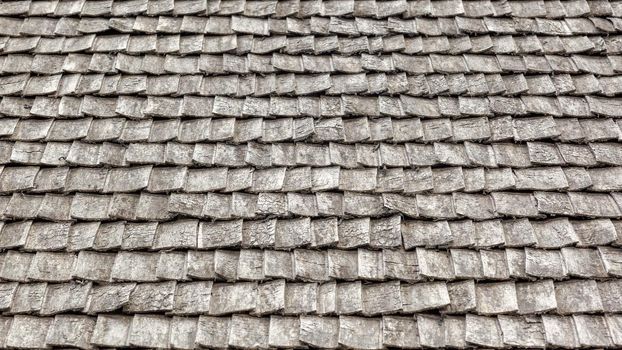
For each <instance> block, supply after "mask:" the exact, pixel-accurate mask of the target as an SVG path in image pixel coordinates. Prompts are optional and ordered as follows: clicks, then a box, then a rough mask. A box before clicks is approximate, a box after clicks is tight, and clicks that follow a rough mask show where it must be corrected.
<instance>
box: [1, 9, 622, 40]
mask: <svg viewBox="0 0 622 350" xmlns="http://www.w3.org/2000/svg"><path fill="white" fill-rule="evenodd" d="M0 24H1V25H2V29H1V30H0V34H1V35H7V36H12V37H20V36H22V37H29V36H30V37H33V36H34V37H37V36H43V37H54V36H68V37H72V36H79V35H88V34H93V33H101V32H110V31H116V32H120V33H140V34H142V33H147V34H155V33H158V34H178V33H192V34H194V33H199V34H207V35H235V34H240V35H244V34H252V35H257V36H260V37H265V36H278V35H285V34H289V35H309V34H315V35H343V36H348V37H357V36H365V35H369V36H387V35H393V34H398V35H402V34H406V35H417V34H421V35H425V36H439V35H463V34H488V33H490V34H518V33H537V34H541V35H560V36H570V35H582V34H602V33H615V32H617V31H619V30H620V28H622V22H621V21H620V20H619V19H618V18H616V17H608V18H599V17H589V18H570V17H568V18H564V19H544V18H542V19H541V18H538V19H535V20H534V19H518V18H513V19H511V20H508V19H507V18H494V17H485V18H468V17H464V16H456V17H448V18H440V19H437V18H425V17H418V18H415V19H401V18H397V17H389V18H387V19H370V18H365V17H354V18H351V17H350V18H348V17H337V16H325V17H320V16H312V17H311V18H306V19H298V18H293V17H289V18H287V19H259V18H251V17H246V16H226V17H224V16H223V17H221V16H209V17H198V16H176V17H169V16H159V17H144V16H138V17H130V16H127V17H112V18H110V19H108V18H101V17H100V18H92V17H81V18H71V17H62V18H60V19H57V18H53V17H35V16H30V17H26V18H25V19H21V18H16V17H0ZM122 35H124V34H117V36H119V37H120V41H123V40H125V41H126V43H127V37H125V38H123V37H122ZM109 36H110V37H112V36H111V35H109ZM106 44H108V45H109V46H110V47H113V48H116V47H118V46H117V45H122V44H123V43H122V42H120V43H117V44H112V43H101V45H100V46H102V47H107V45H106Z"/></svg>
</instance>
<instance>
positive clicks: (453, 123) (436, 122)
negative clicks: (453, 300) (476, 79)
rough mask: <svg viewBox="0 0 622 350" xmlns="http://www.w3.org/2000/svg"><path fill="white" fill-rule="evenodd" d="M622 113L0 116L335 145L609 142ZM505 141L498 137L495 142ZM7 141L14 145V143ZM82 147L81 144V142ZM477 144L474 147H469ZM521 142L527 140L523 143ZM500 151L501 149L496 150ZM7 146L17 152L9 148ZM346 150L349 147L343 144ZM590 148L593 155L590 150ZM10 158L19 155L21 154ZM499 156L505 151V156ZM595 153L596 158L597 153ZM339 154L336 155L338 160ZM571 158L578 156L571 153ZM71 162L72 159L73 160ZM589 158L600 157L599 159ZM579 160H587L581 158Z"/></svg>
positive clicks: (147, 136) (0, 125) (151, 138)
mask: <svg viewBox="0 0 622 350" xmlns="http://www.w3.org/2000/svg"><path fill="white" fill-rule="evenodd" d="M621 126H622V119H612V118H598V119H595V118H594V119H590V118H554V117H551V116H542V117H514V118H512V117H510V116H506V117H497V118H488V117H474V118H460V119H450V118H434V119H423V120H421V119H419V118H395V117H394V118H391V117H379V118H367V117H350V118H342V117H327V118H318V119H314V118H312V117H305V118H291V117H282V118H244V119H240V118H231V117H230V118H214V119H209V118H202V119H184V120H182V119H151V118H142V119H141V120H133V119H126V118H122V117H120V118H101V119H93V118H90V117H89V118H73V119H52V118H50V119H38V118H23V119H19V118H9V117H5V118H1V119H0V140H1V139H4V140H11V141H46V142H67V141H77V140H83V141H86V142H89V143H90V142H102V141H103V142H107V141H110V142H115V141H118V142H122V143H124V142H130V143H131V142H136V143H142V142H149V143H161V142H168V141H177V142H182V143H196V142H206V141H207V142H210V141H211V142H222V141H228V142H229V143H246V142H251V141H258V142H261V143H278V142H291V141H301V140H308V141H310V142H312V143H326V142H328V143H329V148H330V152H331V153H332V152H337V153H339V151H338V150H339V149H341V148H343V147H346V148H347V147H348V145H338V144H332V142H340V143H347V144H350V143H368V142H383V141H384V142H387V141H390V142H393V143H404V142H409V141H422V142H424V143H432V142H438V141H448V142H464V141H484V142H498V141H508V140H513V141H515V142H525V141H532V140H550V139H553V140H559V141H562V142H581V143H583V142H599V141H600V142H602V141H616V140H619V139H621V138H622V131H621ZM495 145H496V147H497V148H499V147H502V144H500V143H497V144H495V143H492V146H493V148H494V147H495ZM559 145H560V146H559V147H560V151H561V152H562V154H568V153H569V152H568V150H569V149H573V148H575V147H581V146H577V145H574V144H565V143H563V144H562V143H560V144H559ZM7 147H10V146H9V145H8V144H7ZM24 147H25V148H29V147H35V148H43V147H45V145H44V144H40V145H39V147H37V146H35V145H30V146H29V145H28V143H23V142H20V143H17V144H14V149H15V152H16V153H17V152H19V150H20V149H22V148H24ZM76 147H78V146H76ZM467 147H471V146H467ZM517 147H520V146H517ZM495 151H498V150H496V149H495ZM5 152H10V151H9V150H7V151H5ZM342 152H345V151H342ZM589 153H590V152H587V153H586V154H589ZM15 156H16V157H15V158H11V160H14V161H19V159H20V157H19V156H18V155H17V154H16V155H15ZM498 158H499V157H498ZM590 158H593V157H590ZM335 160H336V161H337V159H335ZM567 161H568V162H569V163H574V162H573V161H572V159H571V157H568V158H567ZM70 162H71V161H70ZM590 163H592V164H595V161H594V160H592V161H591V162H590ZM580 164H585V162H581V163H580Z"/></svg>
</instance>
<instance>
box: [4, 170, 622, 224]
mask: <svg viewBox="0 0 622 350" xmlns="http://www.w3.org/2000/svg"><path fill="white" fill-rule="evenodd" d="M249 173H250V171H246V173H245V172H238V173H237V174H239V175H248V174H249ZM95 175H97V174H95ZM113 176H114V175H113ZM24 180H25V181H28V179H24ZM84 180H86V179H84ZM206 180H207V181H209V180H211V179H206ZM18 181H20V180H19V179H18V180H15V182H18ZM126 181H128V182H129V183H123V182H120V183H119V184H118V185H117V186H118V187H110V186H106V185H105V186H106V188H110V189H114V188H118V189H119V191H123V190H128V189H131V188H133V187H132V186H136V185H137V182H136V181H141V180H140V179H138V180H136V181H134V180H133V179H128V180H126ZM17 184H18V185H20V183H17ZM265 185H266V186H267V187H269V186H272V185H273V184H271V183H268V182H266V183H265ZM82 186H87V185H82ZM202 186H205V185H204V184H202ZM128 191H129V190H128ZM0 198H2V200H3V201H4V202H5V203H6V205H5V206H4V207H5V209H4V211H3V214H4V216H5V217H7V218H13V219H30V218H41V219H54V220H71V219H79V220H109V219H110V218H114V217H115V215H122V217H124V218H125V217H128V218H132V219H133V220H135V219H139V220H167V219H170V218H172V217H174V216H176V215H182V216H190V217H210V218H216V219H229V218H255V217H264V216H278V217H283V216H285V217H287V216H290V215H292V214H294V215H300V216H310V217H317V216H339V217H343V216H371V217H379V216H384V215H388V214H392V213H400V214H405V215H408V216H411V217H419V216H420V217H425V218H432V219H457V218H460V217H465V216H466V217H469V218H475V219H482V218H499V217H531V218H541V217H546V216H555V215H574V216H585V217H610V218H617V217H620V216H621V215H622V214H621V211H620V210H621V209H620V207H619V205H620V204H622V203H618V204H617V203H616V201H617V202H622V198H621V197H620V194H619V193H617V192H614V193H611V195H610V194H607V193H592V192H569V193H556V192H536V193H535V196H534V195H533V194H531V193H521V192H493V194H492V195H479V194H458V195H456V196H452V195H451V194H432V195H427V194H417V195H416V196H406V195H402V194H397V193H383V194H367V193H360V192H351V191H345V192H343V193H341V192H318V193H315V194H304V193H297V192H288V193H282V192H280V193H279V192H268V191H267V192H261V193H259V194H258V195H255V194H249V193H242V192H233V193H232V194H216V193H210V194H207V195H206V194H203V193H172V194H171V195H166V194H161V195H158V194H150V193H147V192H143V193H141V194H126V195H121V194H119V193H117V194H115V195H114V196H113V195H110V194H109V195H104V194H90V193H82V192H80V193H76V194H75V195H56V194H48V195H26V194H22V193H14V194H13V195H12V196H11V197H9V196H2V197H0ZM119 201H124V202H119ZM469 201H471V202H469ZM472 202H477V204H478V205H479V206H481V207H479V208H477V207H473V206H472ZM111 206H112V208H111ZM118 210H123V211H124V212H123V213H122V214H115V212H116V211H118ZM307 224H308V223H307Z"/></svg>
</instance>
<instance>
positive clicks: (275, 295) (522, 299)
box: [0, 279, 622, 316]
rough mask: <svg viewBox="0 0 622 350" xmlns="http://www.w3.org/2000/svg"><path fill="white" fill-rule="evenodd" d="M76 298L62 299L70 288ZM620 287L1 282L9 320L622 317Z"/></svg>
mask: <svg viewBox="0 0 622 350" xmlns="http://www.w3.org/2000/svg"><path fill="white" fill-rule="evenodd" d="M72 287H73V295H71V297H72V299H70V300H67V295H63V294H65V293H68V292H69V291H70V290H72ZM620 287H622V284H621V283H620V282H619V281H616V280H612V281H604V282H598V283H597V282H596V281H594V280H576V279H573V280H569V281H563V282H553V281H552V280H550V279H544V280H539V281H537V282H519V283H515V282H514V281H511V282H494V283H481V282H479V283H474V281H473V280H464V281H458V282H449V283H446V282H443V281H436V282H421V283H415V284H407V283H400V282H399V281H390V282H382V283H372V284H362V283H361V281H354V282H338V283H336V282H329V283H322V284H318V283H312V282H307V283H304V282H285V280H283V279H276V280H273V281H268V282H263V283H259V284H258V283H257V282H236V283H213V282H212V281H196V282H175V281H164V282H146V283H138V284H137V283H132V282H125V283H109V284H95V285H92V284H91V283H87V282H80V283H78V282H68V283H55V284H48V283H45V282H34V283H17V282H5V283H2V284H0V288H1V289H0V295H2V305H0V306H2V309H3V311H7V313H10V314H41V315H53V314H58V313H63V312H84V313H88V314H97V313H105V312H111V311H116V310H121V309H122V310H123V312H125V313H146V312H160V313H164V312H166V313H170V314H174V315H198V314H209V315H227V314H233V313H251V314H255V315H265V314H285V315H297V314H318V315H330V314H337V315H348V314H363V315H365V316H376V315H386V314H398V313H399V314H412V313H418V312H426V311H433V312H435V311H436V312H441V313H449V314H460V313H467V312H477V313H478V314H480V315H497V314H513V313H519V314H533V313H537V314H541V313H545V312H551V313H557V314H578V313H602V312H603V310H605V312H608V313H611V312H613V313H618V312H620V311H621V310H622V303H621V302H620V295H621V293H620V289H619V288H620Z"/></svg>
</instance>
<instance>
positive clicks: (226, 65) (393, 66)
mask: <svg viewBox="0 0 622 350" xmlns="http://www.w3.org/2000/svg"><path fill="white" fill-rule="evenodd" d="M304 51H305V50H301V52H304ZM311 51H313V50H311ZM199 52H200V46H199ZM187 53H190V54H192V53H196V52H187ZM356 53H358V51H356V52H348V55H347V56H342V55H317V56H313V55H304V54H303V55H288V54H282V53H273V54H271V55H270V54H267V55H256V54H246V53H242V54H238V55H233V54H226V53H225V54H223V55H188V56H178V55H170V54H169V55H161V56H157V55H138V56H132V55H126V54H123V53H118V54H111V55H108V54H97V53H96V54H92V55H91V54H77V53H70V54H67V55H58V54H53V55H44V54H40V55H35V56H33V55H28V54H13V55H6V56H2V59H1V62H0V64H1V66H2V72H5V73H27V72H31V71H32V72H35V73H44V74H54V73H60V72H71V73H89V72H91V73H116V72H117V71H121V72H124V73H130V74H140V73H151V74H164V73H166V72H169V73H181V74H197V73H203V72H204V73H208V74H224V73H240V74H248V73H249V72H250V73H260V74H267V73H274V72H293V73H330V72H337V73H360V72H366V71H368V72H387V73H388V72H396V71H398V72H407V73H411V74H422V73H434V72H437V73H510V72H520V73H522V72H530V73H575V74H576V73H579V72H586V73H593V74H598V75H606V76H610V75H615V74H616V72H619V71H620V70H621V67H620V61H621V59H622V58H621V57H620V56H615V55H610V56H588V55H579V54H573V55H570V56H561V55H548V54H547V55H544V56H542V55H520V56H514V55H486V54H460V53H456V54H434V53H433V54H423V55H413V54H403V53H392V54H386V55H375V54H367V53H362V54H360V55H358V54H357V55H351V54H356ZM184 54H186V52H184ZM153 63H159V64H160V65H161V67H152V66H151V64H153Z"/></svg>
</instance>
